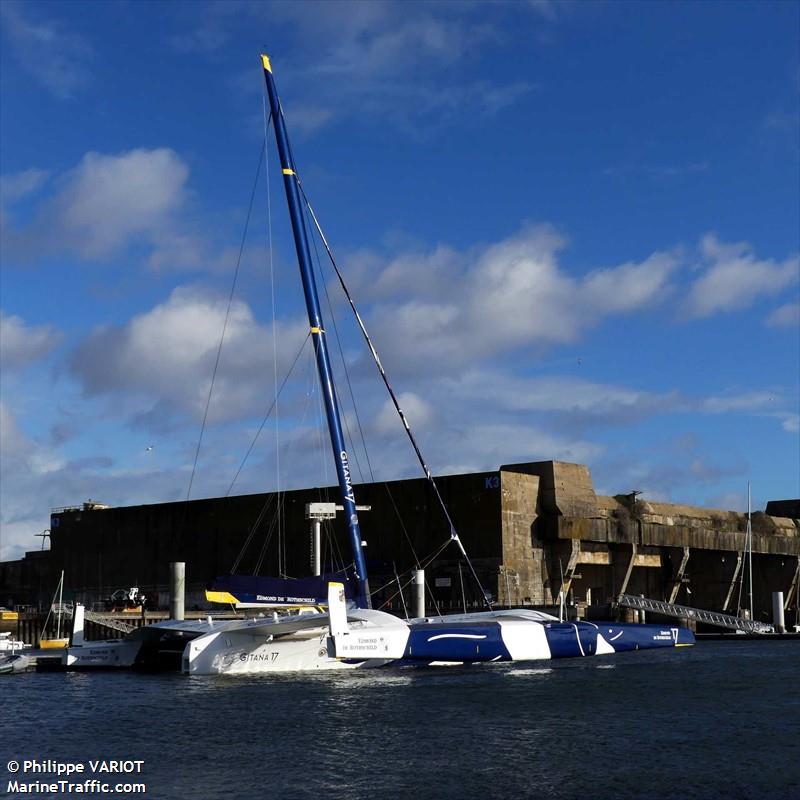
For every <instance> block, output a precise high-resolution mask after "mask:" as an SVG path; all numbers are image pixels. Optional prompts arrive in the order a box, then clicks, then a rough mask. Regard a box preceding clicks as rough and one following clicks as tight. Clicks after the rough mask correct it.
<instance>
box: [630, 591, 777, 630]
mask: <svg viewBox="0 0 800 800" xmlns="http://www.w3.org/2000/svg"><path fill="white" fill-rule="evenodd" d="M617 603H618V604H619V605H621V606H626V607H627V608H636V609H639V610H640V611H653V612H654V613H656V614H663V615H664V616H665V617H677V618H678V619H689V620H694V621H695V622H704V623H706V624H707V625H716V626H717V627H719V628H729V629H730V630H734V631H742V633H772V630H773V628H772V625H767V624H766V623H764V622H757V621H756V620H752V619H744V618H742V617H734V616H732V615H731V614H721V613H719V612H718V611H706V610H704V609H702V608H691V607H690V606H679V605H676V604H675V603H666V602H664V601H663V600H651V599H650V598H648V597H637V596H636V595H633V594H621V595H620V596H619V598H618V599H617Z"/></svg>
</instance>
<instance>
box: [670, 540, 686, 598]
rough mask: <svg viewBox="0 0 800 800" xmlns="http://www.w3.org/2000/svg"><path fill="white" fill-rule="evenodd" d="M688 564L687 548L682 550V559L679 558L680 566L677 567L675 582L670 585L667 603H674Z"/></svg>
mask: <svg viewBox="0 0 800 800" xmlns="http://www.w3.org/2000/svg"><path fill="white" fill-rule="evenodd" d="M688 563H689V548H688V547H684V548H683V557H682V558H681V565H680V566H679V567H678V572H677V574H676V575H675V580H674V581H673V583H672V589H671V590H670V593H669V602H670V603H674V602H675V600H676V599H677V597H678V592H679V591H680V588H681V584H682V583H683V574H684V573H685V572H686V565H687V564H688Z"/></svg>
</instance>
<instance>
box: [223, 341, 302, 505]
mask: <svg viewBox="0 0 800 800" xmlns="http://www.w3.org/2000/svg"><path fill="white" fill-rule="evenodd" d="M310 338H311V334H310V333H307V334H306V338H305V339H303V343H302V344H301V345H300V349H299V350H298V351H297V355H295V357H294V361H292V365H291V366H290V367H289V371H288V372H287V373H286V375H285V376H284V378H283V381H282V382H281V385H280V388H279V389H278V391H277V393H276V394H275V399H274V400H273V401H272V405H270V407H269V408H268V409H267V413H266V414H264V418H263V419H262V420H261V424H260V425H259V426H258V430H257V431H256V433H255V436H253V441H252V442H250V447H248V448H247V452H246V453H245V454H244V458H243V459H242V463H241V464H239V469H237V470H236V474H235V475H234V476H233V480H232V481H231V485H230V486H229V487H228V491H227V492H225V497H229V496H230V493H231V492H232V491H233V485H234V484H235V483H236V481H237V480H238V478H239V474H240V473H241V471H242V470H243V469H244V465H245V463H246V462H247V459H248V458H250V454H251V453H252V452H253V448H254V447H255V446H256V442H257V441H258V437H259V436H260V435H261V431H263V430H264V426H265V425H266V424H267V420H268V419H269V417H270V415H271V414H272V412H273V411H274V410H275V407H276V406H277V404H278V398H279V397H280V396H281V393H282V392H283V389H284V387H285V386H286V383H287V381H288V380H289V378H291V376H292V373H293V372H294V368H295V367H296V366H297V362H298V361H299V360H300V356H301V355H302V354H303V351H304V350H305V349H306V345H307V344H308V340H309V339H310ZM278 492H280V489H278Z"/></svg>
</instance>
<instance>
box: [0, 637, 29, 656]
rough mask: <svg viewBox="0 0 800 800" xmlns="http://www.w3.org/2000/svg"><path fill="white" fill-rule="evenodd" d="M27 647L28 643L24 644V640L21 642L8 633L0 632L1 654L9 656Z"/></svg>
mask: <svg viewBox="0 0 800 800" xmlns="http://www.w3.org/2000/svg"><path fill="white" fill-rule="evenodd" d="M29 647H30V645H29V644H25V642H21V641H20V640H19V639H14V638H13V637H12V636H11V634H10V633H0V655H1V656H10V655H13V654H14V653H19V652H21V651H22V650H25V649H27V648H29Z"/></svg>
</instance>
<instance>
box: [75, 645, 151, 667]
mask: <svg viewBox="0 0 800 800" xmlns="http://www.w3.org/2000/svg"><path fill="white" fill-rule="evenodd" d="M140 648H141V642H139V641H131V640H129V639H112V640H107V641H102V642H86V643H85V644H82V645H78V646H76V647H68V648H67V649H66V650H65V651H64V654H63V656H62V660H61V663H62V664H63V665H64V666H65V667H66V668H67V669H116V668H125V667H132V666H133V664H134V662H135V661H136V656H137V655H138V653H139V649H140Z"/></svg>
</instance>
